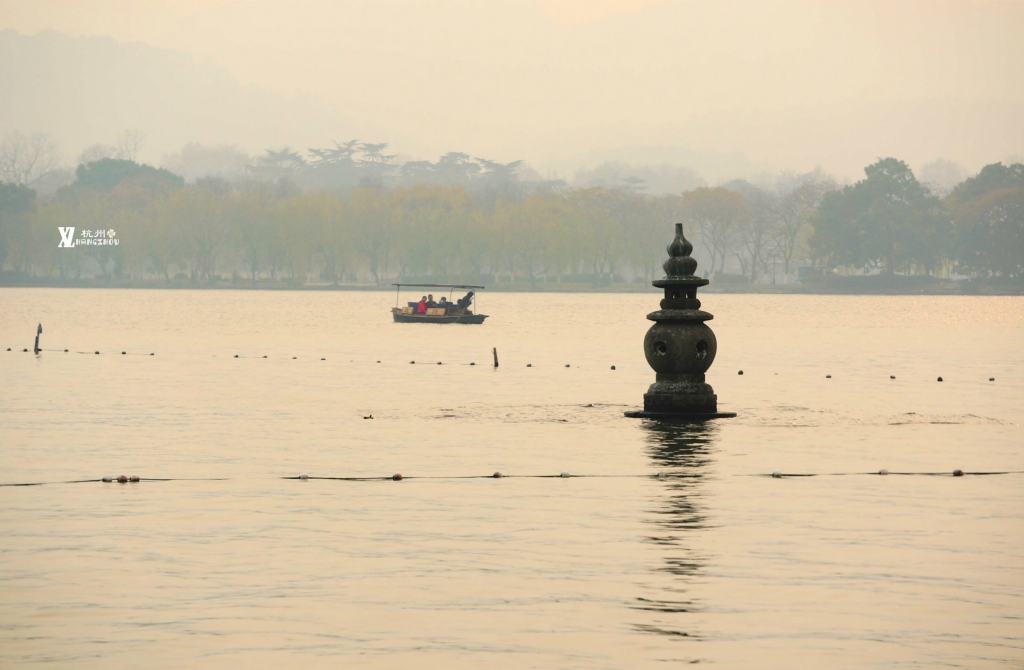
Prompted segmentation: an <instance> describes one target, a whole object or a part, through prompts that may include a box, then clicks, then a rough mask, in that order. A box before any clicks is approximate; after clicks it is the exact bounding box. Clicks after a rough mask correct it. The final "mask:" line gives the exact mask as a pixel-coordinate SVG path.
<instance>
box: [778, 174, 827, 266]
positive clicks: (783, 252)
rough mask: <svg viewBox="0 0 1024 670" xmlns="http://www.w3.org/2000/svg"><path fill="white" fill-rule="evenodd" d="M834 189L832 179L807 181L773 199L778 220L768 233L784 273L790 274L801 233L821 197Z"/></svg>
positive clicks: (819, 202)
mask: <svg viewBox="0 0 1024 670" xmlns="http://www.w3.org/2000/svg"><path fill="white" fill-rule="evenodd" d="M835 188H836V185H835V183H834V182H832V181H809V182H806V183H804V184H803V185H801V186H800V187H798V188H796V189H794V190H792V191H790V192H789V193H787V194H786V195H785V196H783V197H782V198H781V199H780V200H778V201H777V202H776V207H777V209H776V218H777V219H778V223H777V224H776V226H775V227H774V228H772V230H771V234H772V238H773V240H774V241H775V247H776V250H777V251H778V255H779V258H781V259H782V264H783V268H784V272H785V274H787V275H788V274H789V273H790V272H789V271H790V267H791V266H792V264H793V259H794V257H795V256H796V252H797V250H798V249H799V248H800V244H801V240H800V235H801V233H802V232H803V231H804V230H806V229H808V228H809V227H810V224H811V220H812V219H813V217H814V213H815V212H816V211H817V209H818V205H819V204H821V199H822V198H823V197H825V194H826V193H828V192H829V191H832V190H834V189H835Z"/></svg>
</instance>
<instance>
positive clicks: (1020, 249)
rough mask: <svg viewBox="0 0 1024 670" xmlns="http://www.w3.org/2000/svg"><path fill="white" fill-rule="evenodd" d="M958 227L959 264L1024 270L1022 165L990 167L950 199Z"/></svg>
mask: <svg viewBox="0 0 1024 670" xmlns="http://www.w3.org/2000/svg"><path fill="white" fill-rule="evenodd" d="M946 201H947V204H948V206H949V209H950V210H951V211H952V213H953V221H954V225H955V227H956V262H957V267H959V268H960V269H961V270H964V271H966V272H971V273H975V274H982V275H988V274H998V275H1001V276H1003V277H1015V276H1020V275H1021V274H1022V271H1024V164H1021V163H1015V164H1013V165H1009V166H1005V165H1003V164H1002V163H994V164H992V165H986V166H985V167H984V168H982V169H981V172H979V173H978V175H977V176H975V177H972V178H970V179H967V180H966V181H964V182H963V183H961V184H960V185H958V186H957V187H956V188H955V189H953V191H952V193H950V195H949V197H948V198H947V199H946Z"/></svg>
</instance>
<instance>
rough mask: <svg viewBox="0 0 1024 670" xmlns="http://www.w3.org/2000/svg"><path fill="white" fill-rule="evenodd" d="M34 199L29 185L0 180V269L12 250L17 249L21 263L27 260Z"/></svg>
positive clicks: (34, 196) (33, 193) (34, 195)
mask: <svg viewBox="0 0 1024 670" xmlns="http://www.w3.org/2000/svg"><path fill="white" fill-rule="evenodd" d="M35 200H36V192H35V191H34V190H32V189H30V188H29V187H27V186H24V185H22V184H10V183H3V182H0V270H3V266H4V262H5V261H6V260H7V258H8V256H9V255H10V254H11V251H12V250H17V252H18V254H19V256H21V257H22V258H20V260H21V263H22V264H24V263H25V262H26V261H27V257H25V254H26V253H27V252H28V247H29V245H30V239H31V217H32V212H33V210H34V209H35V204H36V203H35ZM56 234H57V231H56V229H55V230H54V235H56ZM54 245H55V246H56V243H54Z"/></svg>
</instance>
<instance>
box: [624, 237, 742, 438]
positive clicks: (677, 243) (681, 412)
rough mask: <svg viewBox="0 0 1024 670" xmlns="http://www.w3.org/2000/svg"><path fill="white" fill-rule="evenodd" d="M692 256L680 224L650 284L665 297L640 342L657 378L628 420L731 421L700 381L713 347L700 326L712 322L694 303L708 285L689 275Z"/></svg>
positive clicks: (692, 268) (712, 357)
mask: <svg viewBox="0 0 1024 670" xmlns="http://www.w3.org/2000/svg"><path fill="white" fill-rule="evenodd" d="M692 251H693V245H692V244H690V242H689V241H688V240H687V239H686V238H685V237H684V236H683V224H681V223H677V224H676V238H675V239H674V240H672V244H670V245H668V256H669V258H668V260H667V261H665V263H664V265H663V266H662V267H663V268H665V277H664V278H663V279H658V280H656V281H654V282H652V284H653V285H654V286H657V287H658V288H660V289H664V290H665V298H664V299H663V300H662V301H661V309H659V310H658V311H657V312H651V313H650V314H648V315H647V318H648V319H650V320H651V321H654V325H653V326H651V329H650V330H648V331H647V336H646V337H645V338H644V355H645V356H647V362H648V363H649V364H650V366H651V367H652V368H654V371H655V373H657V375H656V377H655V379H656V381H655V382H654V383H653V384H651V386H650V388H649V389H647V393H645V394H644V409H643V411H642V412H626V416H628V417H634V418H644V419H676V420H691V421H700V420H703V419H717V418H725V417H732V416H736V414H734V413H732V412H719V411H718V396H716V395H715V390H714V389H713V388H711V385H710V384H707V383H705V382H704V373H705V372H707V371H708V368H710V367H711V363H712V362H713V361H714V360H715V352H716V351H717V350H718V342H717V341H716V340H715V334H714V333H713V332H712V331H711V329H710V328H709V327H708V325H707V324H706V323H705V321H710V320H711V319H713V318H714V317H713V316H712V315H711V314H709V313H708V312H704V311H701V309H700V300H697V289H698V288H699V287H701V286H707V285H708V283H709V282H708V280H707V279H701V278H700V277H695V276H694V274H693V273H694V272H696V270H697V261H696V260H694V259H693V258H692V257H691V256H690V253H691V252H692Z"/></svg>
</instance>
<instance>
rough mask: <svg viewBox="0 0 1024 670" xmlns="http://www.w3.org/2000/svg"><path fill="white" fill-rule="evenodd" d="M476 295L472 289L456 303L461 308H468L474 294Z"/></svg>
mask: <svg viewBox="0 0 1024 670" xmlns="http://www.w3.org/2000/svg"><path fill="white" fill-rule="evenodd" d="M474 295H475V294H474V293H473V292H472V291H470V292H469V293H467V294H466V295H464V296H463V297H461V298H459V301H458V302H457V303H456V306H457V307H458V308H459V309H466V308H468V307H469V305H470V303H472V302H473V296H474Z"/></svg>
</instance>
